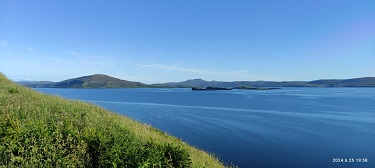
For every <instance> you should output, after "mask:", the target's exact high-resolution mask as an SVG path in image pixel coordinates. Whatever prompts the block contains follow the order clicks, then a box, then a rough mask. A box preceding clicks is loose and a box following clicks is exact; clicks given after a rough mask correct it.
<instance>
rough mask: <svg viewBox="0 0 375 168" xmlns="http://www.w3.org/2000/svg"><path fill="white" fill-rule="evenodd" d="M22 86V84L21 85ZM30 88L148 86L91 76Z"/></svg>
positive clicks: (108, 77)
mask: <svg viewBox="0 0 375 168" xmlns="http://www.w3.org/2000/svg"><path fill="white" fill-rule="evenodd" d="M21 84H22V83H21ZM23 85H25V86H29V87H44V88H138V87H147V86H148V85H146V84H143V83H140V82H131V81H127V80H121V79H118V78H114V77H111V76H108V75H103V74H95V75H90V76H82V77H79V78H73V79H68V80H64V81H61V82H51V83H46V84H42V85H29V84H23Z"/></svg>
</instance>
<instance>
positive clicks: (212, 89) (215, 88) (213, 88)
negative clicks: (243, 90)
mask: <svg viewBox="0 0 375 168" xmlns="http://www.w3.org/2000/svg"><path fill="white" fill-rule="evenodd" d="M191 90H211V91H215V90H232V89H229V88H221V87H210V86H209V87H206V88H205V89H203V88H196V87H193V88H191Z"/></svg>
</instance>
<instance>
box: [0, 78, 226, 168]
mask: <svg viewBox="0 0 375 168" xmlns="http://www.w3.org/2000/svg"><path fill="white" fill-rule="evenodd" d="M38 165H39V166H38ZM189 165H190V166H191V167H223V165H222V164H221V163H220V162H219V161H218V160H217V159H216V158H214V157H213V156H211V155H209V154H207V153H205V152H203V151H200V150H198V149H196V148H194V147H191V146H189V145H187V144H185V143H183V142H182V141H181V140H179V139H177V138H174V137H171V136H169V135H167V134H165V133H163V132H160V131H158V130H156V129H154V128H152V127H150V126H148V125H145V124H140V123H138V122H136V121H134V120H131V119H129V118H127V117H124V116H119V115H117V114H115V113H112V112H109V111H106V110H104V109H102V108H100V107H97V106H94V105H91V104H88V103H83V102H78V101H70V100H65V99H63V98H60V97H56V96H49V95H44V94H41V93H38V92H35V91H33V90H32V89H29V88H26V87H22V86H19V85H16V84H14V83H13V82H11V81H9V80H8V79H6V77H5V76H4V75H2V74H0V167H2V166H15V167H40V166H43V167H61V166H62V167H67V166H70V167H116V166H117V167H152V166H156V167H161V166H163V167H172V166H173V167H186V166H189Z"/></svg>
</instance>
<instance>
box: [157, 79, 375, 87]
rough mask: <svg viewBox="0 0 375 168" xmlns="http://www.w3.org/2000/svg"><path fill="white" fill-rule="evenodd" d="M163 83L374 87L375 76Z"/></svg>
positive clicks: (200, 80) (181, 84)
mask: <svg viewBox="0 0 375 168" xmlns="http://www.w3.org/2000/svg"><path fill="white" fill-rule="evenodd" d="M163 85H170V86H174V87H186V86H189V87H199V88H204V87H208V86H211V87H225V88H235V87H238V86H249V87H375V77H364V78H353V79H330V80H314V81H283V82H275V81H234V82H220V81H205V80H202V79H191V80H186V81H182V82H170V83H164V84H163Z"/></svg>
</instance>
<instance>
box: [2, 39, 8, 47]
mask: <svg viewBox="0 0 375 168" xmlns="http://www.w3.org/2000/svg"><path fill="white" fill-rule="evenodd" d="M7 47H8V42H7V41H5V40H0V48H7Z"/></svg>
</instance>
